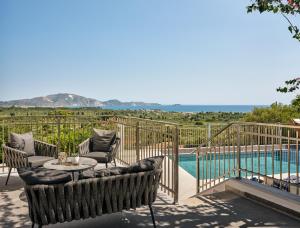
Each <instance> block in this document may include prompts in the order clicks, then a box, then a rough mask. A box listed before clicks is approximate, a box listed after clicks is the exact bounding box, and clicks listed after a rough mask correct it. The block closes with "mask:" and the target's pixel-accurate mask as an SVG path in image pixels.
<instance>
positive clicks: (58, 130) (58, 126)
mask: <svg viewBox="0 0 300 228" xmlns="http://www.w3.org/2000/svg"><path fill="white" fill-rule="evenodd" d="M56 119H57V122H56V124H57V144H56V146H57V154H58V153H59V152H60V136H61V132H60V124H61V121H60V116H57V117H56Z"/></svg>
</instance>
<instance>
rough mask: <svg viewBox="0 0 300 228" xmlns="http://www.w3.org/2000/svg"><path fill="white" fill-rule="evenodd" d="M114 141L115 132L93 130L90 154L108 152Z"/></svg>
mask: <svg viewBox="0 0 300 228" xmlns="http://www.w3.org/2000/svg"><path fill="white" fill-rule="evenodd" d="M115 140H116V132H115V131H107V130H98V129H94V136H93V137H92V139H91V142H92V152H94V151H103V152H110V151H111V145H112V144H113V143H114V142H115Z"/></svg>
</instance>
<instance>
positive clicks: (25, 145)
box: [9, 132, 35, 156]
mask: <svg viewBox="0 0 300 228" xmlns="http://www.w3.org/2000/svg"><path fill="white" fill-rule="evenodd" d="M9 144H10V146H11V147H12V148H15V149H18V150H21V151H24V152H26V153H27V154H28V156H33V155H35V151H34V139H33V135H32V132H27V133H24V134H17V133H10V143H9Z"/></svg>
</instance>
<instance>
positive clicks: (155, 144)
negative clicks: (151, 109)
mask: <svg viewBox="0 0 300 228" xmlns="http://www.w3.org/2000/svg"><path fill="white" fill-rule="evenodd" d="M0 121H1V137H0V143H1V144H2V143H5V142H8V141H9V135H10V132H16V133H24V132H28V131H32V132H33V135H34V137H35V138H36V139H38V140H41V141H45V142H48V143H52V144H55V145H57V147H58V150H60V151H64V152H67V153H68V154H69V156H72V154H77V153H78V148H77V146H78V145H79V144H80V143H81V142H82V141H83V140H85V139H86V138H88V137H91V135H92V129H93V128H100V129H114V130H116V131H117V132H118V136H119V137H120V138H121V146H120V149H119V152H118V154H117V159H118V160H119V162H120V163H123V164H126V165H130V164H132V163H134V162H136V161H137V160H140V159H144V158H147V157H151V156H158V155H164V156H165V159H164V162H163V165H162V168H163V176H162V178H161V182H160V186H161V189H162V190H163V191H164V192H166V193H167V194H169V195H171V196H172V197H173V198H174V201H175V202H177V201H178V134H179V130H178V127H177V125H176V124H171V123H166V122H158V121H151V120H144V119H139V118H128V117H121V116H18V117H5V118H1V119H0ZM1 149H2V148H1ZM2 156H3V155H2ZM2 159H3V158H2Z"/></svg>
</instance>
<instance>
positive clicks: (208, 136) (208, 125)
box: [207, 123, 211, 147]
mask: <svg viewBox="0 0 300 228" xmlns="http://www.w3.org/2000/svg"><path fill="white" fill-rule="evenodd" d="M210 137H211V123H208V124H207V139H210ZM210 146H211V141H208V147H210Z"/></svg>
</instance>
